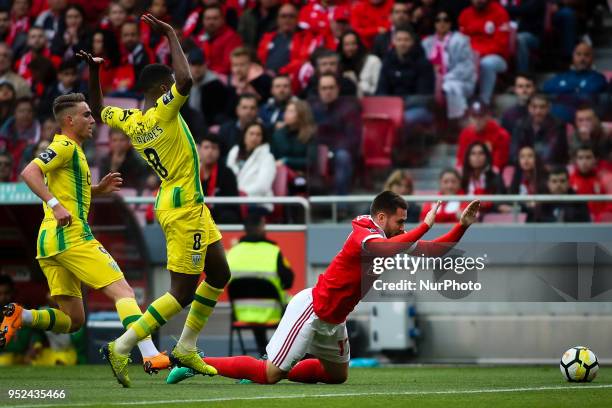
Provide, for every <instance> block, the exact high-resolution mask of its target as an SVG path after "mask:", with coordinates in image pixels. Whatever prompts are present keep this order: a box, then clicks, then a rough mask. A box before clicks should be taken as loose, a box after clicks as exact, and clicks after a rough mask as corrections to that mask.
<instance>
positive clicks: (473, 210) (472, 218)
mask: <svg viewBox="0 0 612 408" xmlns="http://www.w3.org/2000/svg"><path fill="white" fill-rule="evenodd" d="M438 202H439V201H438ZM479 209H480V200H474V201H472V202H471V203H470V204H469V205H468V206H467V207H465V210H463V213H462V214H461V218H460V219H459V222H460V223H461V225H463V226H464V227H466V228H467V227H469V226H470V225H472V224H473V223H475V222H476V221H477V220H478V210H479ZM427 215H429V214H427Z"/></svg>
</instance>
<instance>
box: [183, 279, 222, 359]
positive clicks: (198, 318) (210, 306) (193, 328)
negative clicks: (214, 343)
mask: <svg viewBox="0 0 612 408" xmlns="http://www.w3.org/2000/svg"><path fill="white" fill-rule="evenodd" d="M221 293H223V289H217V288H213V287H212V286H210V285H209V284H208V283H206V282H202V283H201V284H200V286H198V288H197V289H196V293H195V294H194V298H193V302H191V308H190V309H189V314H188V315H187V320H186V321H185V327H184V328H183V333H182V334H181V338H180V339H179V341H178V343H179V344H180V345H181V347H182V349H184V350H194V349H195V348H196V342H197V340H198V335H199V334H200V332H201V331H202V329H203V328H204V326H206V323H207V322H208V318H209V317H210V315H211V314H212V312H213V310H214V309H215V305H216V304H217V299H219V296H221Z"/></svg>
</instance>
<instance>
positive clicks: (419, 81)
mask: <svg viewBox="0 0 612 408" xmlns="http://www.w3.org/2000/svg"><path fill="white" fill-rule="evenodd" d="M393 46H394V48H393V49H392V50H390V51H389V52H387V55H386V56H385V59H384V60H383V65H382V69H381V71H380V79H379V81H378V89H377V91H376V94H377V95H394V96H402V97H404V98H406V100H405V103H406V105H405V109H406V111H405V120H406V123H407V124H422V125H426V124H429V123H430V122H431V121H432V120H433V117H432V114H431V112H429V110H428V109H427V105H428V104H429V103H430V102H431V100H432V98H433V93H434V88H435V83H436V79H435V74H434V69H433V66H432V65H431V63H430V62H429V60H428V59H427V57H426V56H425V53H424V52H423V48H422V47H421V45H420V42H419V40H418V38H417V37H416V35H415V34H414V32H413V31H411V30H410V29H409V28H407V27H398V28H397V29H396V30H395V33H394V34H393Z"/></svg>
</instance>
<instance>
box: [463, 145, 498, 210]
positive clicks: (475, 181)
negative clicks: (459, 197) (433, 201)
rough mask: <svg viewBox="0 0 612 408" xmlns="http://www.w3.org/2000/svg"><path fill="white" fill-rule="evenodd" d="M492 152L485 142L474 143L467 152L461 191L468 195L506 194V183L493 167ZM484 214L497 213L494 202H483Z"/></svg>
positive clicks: (481, 207) (481, 204) (464, 160)
mask: <svg viewBox="0 0 612 408" xmlns="http://www.w3.org/2000/svg"><path fill="white" fill-rule="evenodd" d="M491 161H492V157H491V151H490V150H489V148H488V147H487V145H486V144H484V143H483V142H474V143H472V144H471V145H470V146H469V147H468V148H467V150H466V151H465V156H464V158H463V170H462V171H461V189H462V190H463V191H465V193H466V194H473V195H482V194H504V193H505V192H506V189H505V187H504V183H503V181H502V179H501V177H500V175H499V173H497V172H496V171H494V170H493V168H492V166H491ZM480 211H481V212H482V213H485V212H490V211H497V206H496V205H495V204H494V203H492V202H481V203H480Z"/></svg>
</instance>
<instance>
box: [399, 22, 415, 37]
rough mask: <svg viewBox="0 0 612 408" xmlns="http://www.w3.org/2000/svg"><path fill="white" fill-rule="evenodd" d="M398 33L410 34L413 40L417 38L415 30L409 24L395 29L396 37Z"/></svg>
mask: <svg viewBox="0 0 612 408" xmlns="http://www.w3.org/2000/svg"><path fill="white" fill-rule="evenodd" d="M398 33H408V34H410V36H411V37H412V39H413V40H414V39H416V38H417V37H416V33H415V32H414V29H413V28H412V26H411V25H408V24H403V25H401V26H399V27H395V33H394V35H395V34H398Z"/></svg>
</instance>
